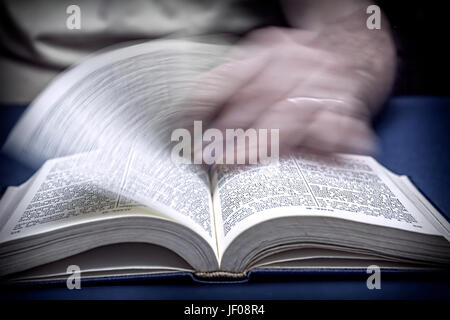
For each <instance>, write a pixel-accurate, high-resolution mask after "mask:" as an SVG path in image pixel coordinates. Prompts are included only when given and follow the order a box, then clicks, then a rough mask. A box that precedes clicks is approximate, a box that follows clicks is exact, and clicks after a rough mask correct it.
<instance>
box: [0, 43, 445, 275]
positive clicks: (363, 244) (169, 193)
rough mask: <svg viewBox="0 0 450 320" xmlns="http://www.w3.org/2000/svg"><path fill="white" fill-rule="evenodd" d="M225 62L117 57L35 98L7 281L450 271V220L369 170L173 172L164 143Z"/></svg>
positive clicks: (191, 168) (344, 161)
mask: <svg viewBox="0 0 450 320" xmlns="http://www.w3.org/2000/svg"><path fill="white" fill-rule="evenodd" d="M224 50H226V49H224V48H223V47H222V46H219V45H208V44H199V43H196V44H192V43H186V42H178V41H167V42H165V41H164V42H156V43H151V44H141V45H136V46H132V47H128V48H124V49H118V50H115V51H112V52H107V53H103V54H100V55H98V56H94V57H91V58H89V59H87V60H86V61H85V62H84V63H82V64H80V65H79V66H77V67H75V68H73V69H72V70H70V71H68V72H66V73H65V74H63V75H62V76H61V77H60V78H59V79H57V80H56V81H55V82H54V83H53V84H52V85H50V86H49V88H48V89H47V90H46V91H45V92H43V93H42V94H41V96H40V97H38V98H37V99H36V101H35V102H34V103H33V104H32V105H31V106H30V107H29V110H27V112H26V114H25V115H24V116H23V118H22V119H21V120H20V121H19V123H18V124H17V126H16V127H15V128H14V130H13V132H12V133H11V135H10V137H9V138H8V141H7V143H6V146H5V150H6V151H7V152H10V153H11V154H13V155H16V156H17V157H18V158H20V159H22V160H25V161H27V162H28V163H30V164H31V165H35V166H36V165H39V166H40V169H39V170H38V171H37V172H36V173H35V174H34V175H33V176H32V177H31V178H30V179H29V180H28V181H27V182H25V183H24V184H23V185H21V186H18V187H10V188H8V189H7V191H6V193H5V194H4V195H3V198H2V200H1V202H0V228H1V232H0V275H1V276H11V275H12V276H14V277H17V278H20V279H27V280H32V279H57V278H65V277H66V276H67V275H66V269H67V267H68V266H70V265H78V266H79V267H80V268H81V270H82V272H83V273H82V275H83V276H84V277H89V276H91V277H97V276H105V275H107V276H111V275H130V274H148V273H161V272H164V273H166V272H177V271H188V272H194V273H196V274H197V276H203V277H214V276H230V277H234V276H238V277H239V276H244V275H245V274H246V273H247V272H248V271H250V270H253V269H259V268H365V267H367V266H369V265H372V264H375V265H378V266H380V267H386V268H446V267H448V266H449V265H450V242H449V240H450V225H449V223H448V222H447V221H446V219H445V218H443V217H442V215H440V214H439V212H438V211H437V210H436V209H435V208H433V206H432V205H431V204H430V203H429V202H428V201H427V200H426V199H425V198H424V197H423V196H422V195H421V194H420V192H419V191H418V190H417V189H416V188H415V187H414V186H413V184H412V183H411V182H410V181H409V179H408V178H407V177H405V176H397V175H395V174H394V173H391V172H389V171H388V170H387V169H385V168H383V167H382V166H381V165H380V164H378V163H377V162H376V161H375V160H374V159H372V158H370V157H364V156H356V155H333V156H328V157H320V156H317V155H311V154H303V155H296V156H295V157H290V158H286V159H282V160H280V161H279V162H277V163H272V164H268V165H249V166H237V167H236V166H235V167H230V166H217V167H210V168H205V167H202V166H196V165H188V164H175V163H173V162H172V161H171V158H170V154H169V152H168V149H167V148H166V147H165V146H164V142H162V141H164V139H165V138H164V137H166V136H167V132H165V131H164V130H167V128H169V129H170V124H171V123H172V122H171V121H172V120H170V117H171V116H172V115H173V114H174V113H176V110H180V106H181V105H182V101H184V100H185V99H184V98H185V97H186V92H188V91H189V87H190V86H189V85H188V84H189V83H193V82H194V81H193V79H194V78H196V77H197V76H198V75H199V74H201V73H202V72H203V71H205V70H208V68H210V67H212V66H213V65H214V64H215V63H217V61H218V60H220V58H218V56H220V54H218V52H224ZM186 62H188V63H186ZM161 75H164V76H161ZM161 105H164V107H163V108H162V107H161ZM142 106H144V107H142ZM202 108H205V107H204V106H202V107H197V109H195V108H193V109H190V110H189V112H199V113H200V112H203V111H204V110H202ZM181 109H182V108H181ZM80 110H81V111H80ZM102 110H108V112H102ZM174 110H175V111H174ZM114 112H116V113H121V114H120V116H117V114H116V115H114ZM183 112H186V110H184V109H183ZM136 115H138V118H133V117H135V116H136ZM105 118H107V121H105ZM119 129H120V130H121V131H120V132H119V133H118V132H117V131H118V130H119ZM111 141H112V142H113V143H111ZM166 141H169V140H166ZM47 159H48V160H47ZM42 163H43V164H42ZM41 164H42V166H41Z"/></svg>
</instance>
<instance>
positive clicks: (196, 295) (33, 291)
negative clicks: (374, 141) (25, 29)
mask: <svg viewBox="0 0 450 320" xmlns="http://www.w3.org/2000/svg"><path fill="white" fill-rule="evenodd" d="M24 109H25V107H24V106H22V107H21V106H4V107H1V108H0V114H1V117H0V124H1V128H0V143H3V142H4V140H5V138H6V135H7V133H8V132H9V131H10V129H11V128H12V126H13V124H14V123H15V122H16V121H17V119H18V118H19V116H20V114H21V113H22V112H23V110H24ZM375 128H376V131H377V133H378V135H379V137H380V144H381V152H380V154H379V155H378V156H377V160H378V161H380V162H381V163H382V164H383V165H384V166H386V167H387V168H389V169H390V170H392V171H394V172H396V173H398V174H406V175H408V176H409V177H410V178H411V179H412V181H413V182H414V184H415V185H416V186H417V187H418V188H419V189H420V190H421V191H422V192H423V194H424V195H425V196H426V197H427V198H428V199H429V200H430V201H431V202H432V203H433V204H434V205H435V206H436V207H437V208H438V210H440V211H441V212H442V213H443V214H444V215H445V216H446V217H447V219H448V220H450V219H449V218H450V197H449V196H450V193H449V190H450V161H449V160H450V148H449V147H450V98H438V97H396V98H393V99H391V100H390V101H389V102H388V103H387V105H386V108H385V109H384V111H383V113H382V114H380V116H379V117H378V118H377V119H376V121H375ZM32 173H33V171H32V170H30V169H28V168H26V167H25V166H23V165H21V164H19V163H18V162H16V161H14V160H13V159H11V158H9V157H7V156H6V155H1V156H0V186H1V188H2V190H4V189H5V188H6V187H7V186H9V185H17V184H20V183H22V182H24V181H25V180H26V179H28V178H29V177H30V176H31V174H32ZM367 277H368V275H367V274H365V273H364V272H305V273H303V274H293V275H286V274H285V275H280V274H278V275H276V274H270V273H269V274H266V275H261V274H260V275H255V277H252V278H251V279H250V281H248V282H246V283H232V284H223V283H220V284H219V283H210V284H205V283H196V282H194V281H192V279H191V278H190V277H187V276H184V277H183V276H180V277H175V278H171V277H169V278H167V279H159V280H154V279H153V280H151V279H150V280H149V279H147V280H139V279H134V280H131V281H130V280H128V281H124V280H122V281H111V282H101V283H91V284H88V283H86V284H85V285H84V282H82V285H83V287H82V290H68V289H66V288H65V286H63V285H60V286H59V285H53V286H40V287H30V286H23V287H15V288H11V287H3V288H1V290H0V298H11V299H27V298H33V299H116V298H120V299H443V298H446V299H449V298H450V277H449V275H448V274H437V275H436V274H434V275H433V274H417V273H409V274H401V273H392V274H383V273H382V275H381V290H368V289H367V287H366V279H367Z"/></svg>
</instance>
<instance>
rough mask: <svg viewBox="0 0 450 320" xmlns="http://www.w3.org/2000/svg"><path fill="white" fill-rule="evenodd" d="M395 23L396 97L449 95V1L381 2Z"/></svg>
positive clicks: (402, 0) (387, 0)
mask: <svg viewBox="0 0 450 320" xmlns="http://www.w3.org/2000/svg"><path fill="white" fill-rule="evenodd" d="M377 3H378V5H379V6H380V7H381V8H382V9H383V11H384V12H385V14H386V15H387V16H388V18H389V21H390V22H391V25H392V29H393V33H394V37H395V41H396V44H397V52H398V59H399V70H398V77H397V83H396V86H395V89H394V94H396V95H440V96H449V95H450V88H449V85H448V80H447V79H448V75H449V72H450V63H449V57H450V49H449V45H448V42H449V29H450V28H449V27H448V25H449V20H450V19H449V14H450V11H449V10H448V7H449V6H448V5H446V3H448V2H447V1H434V0H431V1H430V0H426V1H404V0H382V1H377Z"/></svg>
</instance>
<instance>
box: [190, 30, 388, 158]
mask: <svg viewBox="0 0 450 320" xmlns="http://www.w3.org/2000/svg"><path fill="white" fill-rule="evenodd" d="M346 27H347V25H346V24H345V23H344V24H343V25H339V24H337V25H334V26H333V28H331V29H322V30H319V31H303V30H300V29H293V28H268V29H261V30H258V31H256V32H253V33H251V34H250V35H248V36H247V37H246V38H245V39H244V40H243V41H242V43H240V44H239V46H238V48H237V50H236V52H235V53H234V55H233V57H234V59H233V61H231V62H229V63H226V64H224V65H221V66H219V67H217V68H216V69H214V70H213V71H211V73H209V74H208V75H206V76H205V77H204V78H203V79H202V80H201V81H199V85H198V89H197V91H196V93H195V94H194V96H193V101H195V103H197V104H202V105H205V106H209V108H210V112H209V119H208V120H209V126H210V127H212V128H218V129H221V130H224V129H228V128H230V129H231V128H243V129H247V128H255V129H259V128H265V129H279V130H280V152H281V154H285V153H292V152H296V151H299V150H302V149H305V148H306V149H311V150H314V151H318V152H344V153H363V154H367V153H373V152H374V151H375V148H376V138H375V135H374V133H373V131H372V129H371V125H370V121H371V115H373V114H374V113H375V111H376V110H377V108H378V107H379V105H380V104H381V102H382V101H383V100H384V99H385V98H386V96H387V94H388V93H389V90H390V87H391V84H392V80H393V75H394V70H395V59H394V58H393V57H394V50H393V45H392V42H391V39H390V37H389V35H386V34H384V33H382V32H379V31H378V30H376V31H373V30H370V31H369V30H367V31H363V32H353V31H348V30H346ZM371 32H373V34H371ZM377 32H378V34H376V33H377Z"/></svg>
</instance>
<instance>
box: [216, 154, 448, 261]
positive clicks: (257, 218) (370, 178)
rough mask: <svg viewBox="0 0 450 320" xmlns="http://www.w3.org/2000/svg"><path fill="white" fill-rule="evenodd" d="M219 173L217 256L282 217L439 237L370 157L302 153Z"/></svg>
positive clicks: (217, 174) (438, 233)
mask: <svg viewBox="0 0 450 320" xmlns="http://www.w3.org/2000/svg"><path fill="white" fill-rule="evenodd" d="M224 172H225V171H224V170H222V171H221V170H220V169H218V170H217V172H216V174H215V177H214V180H213V183H214V185H216V184H217V183H218V185H217V186H216V188H215V191H214V195H213V197H214V210H215V215H216V224H217V226H223V228H219V227H218V228H217V234H218V242H219V244H220V248H219V252H220V253H221V254H222V253H223V252H224V250H225V249H226V247H227V246H228V245H229V244H230V242H231V241H232V240H233V239H234V238H236V237H237V236H238V235H239V234H241V233H242V232H243V231H244V230H246V229H248V228H250V227H252V226H254V225H256V224H258V223H261V222H263V221H267V220H270V219H274V218H278V217H286V216H323V217H334V218H341V219H347V220H352V221H357V222H362V223H368V224H374V225H380V226H388V227H391V228H397V229H402V230H408V231H413V232H420V233H424V234H432V235H440V234H441V233H440V232H439V231H438V230H436V228H435V227H434V226H433V225H432V224H431V223H430V222H429V221H428V220H427V219H426V218H425V217H424V215H423V214H422V213H421V212H420V211H419V210H418V209H417V208H416V207H415V206H414V204H413V203H412V202H411V201H410V200H408V198H407V197H406V196H405V195H404V194H403V192H402V191H401V190H400V189H399V188H398V187H397V186H396V185H395V184H394V183H393V182H392V181H391V179H390V178H389V176H388V175H387V174H386V172H385V170H384V169H383V168H382V167H381V166H380V165H379V164H378V163H377V162H376V161H375V160H373V159H372V158H370V157H364V156H353V155H336V156H333V157H332V158H328V159H327V160H325V159H323V158H318V157H317V156H312V155H304V156H302V157H301V158H297V159H296V160H294V159H292V158H291V159H288V160H283V161H281V162H280V163H278V164H275V165H269V166H247V167H242V168H240V169H231V170H229V171H228V172H225V173H224ZM217 179H219V181H218V182H217ZM220 179H222V180H220ZM367 182H368V183H367ZM350 210H351V211H350Z"/></svg>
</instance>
